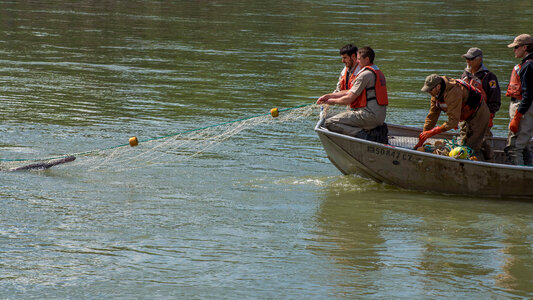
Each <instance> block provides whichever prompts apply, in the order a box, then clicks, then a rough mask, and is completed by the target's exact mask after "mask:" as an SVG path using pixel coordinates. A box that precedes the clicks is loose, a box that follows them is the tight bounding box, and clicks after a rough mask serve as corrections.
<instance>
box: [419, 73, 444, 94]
mask: <svg viewBox="0 0 533 300" xmlns="http://www.w3.org/2000/svg"><path fill="white" fill-rule="evenodd" d="M441 80H442V79H441V77H440V76H439V75H437V74H431V75H429V76H428V77H426V81H424V86H423V87H422V89H421V91H422V92H426V93H429V91H431V90H432V89H433V88H434V87H436V86H437V84H439V83H440V82H441Z"/></svg>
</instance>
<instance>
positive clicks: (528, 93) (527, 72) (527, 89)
mask: <svg viewBox="0 0 533 300" xmlns="http://www.w3.org/2000/svg"><path fill="white" fill-rule="evenodd" d="M521 73H522V76H521V77H522V78H521V83H522V101H520V106H518V112H519V113H521V114H522V115H525V114H526V112H527V111H528V110H529V108H530V107H531V102H532V101H533V90H532V89H533V64H532V63H531V62H529V63H528V64H527V65H526V66H525V67H524V68H522V71H521Z"/></svg>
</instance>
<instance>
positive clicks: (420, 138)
mask: <svg viewBox="0 0 533 300" xmlns="http://www.w3.org/2000/svg"><path fill="white" fill-rule="evenodd" d="M443 131H444V128H443V127H435V128H433V129H431V130H427V131H422V133H420V135H419V136H418V144H416V146H415V149H417V148H418V147H420V146H422V145H424V142H425V141H426V140H427V139H429V138H430V137H432V136H434V135H437V134H439V133H442V132H443Z"/></svg>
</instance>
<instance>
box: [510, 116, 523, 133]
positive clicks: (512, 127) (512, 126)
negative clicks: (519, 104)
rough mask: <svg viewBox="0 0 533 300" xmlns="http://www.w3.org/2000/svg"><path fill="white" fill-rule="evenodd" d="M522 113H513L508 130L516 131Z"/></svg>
mask: <svg viewBox="0 0 533 300" xmlns="http://www.w3.org/2000/svg"><path fill="white" fill-rule="evenodd" d="M522 116H523V115H522V114H521V113H519V112H518V111H517V112H516V114H515V115H514V118H513V119H512V120H511V123H509V130H511V131H512V132H514V133H517V132H518V126H519V125H520V120H522Z"/></svg>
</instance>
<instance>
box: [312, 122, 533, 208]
mask: <svg viewBox="0 0 533 300" xmlns="http://www.w3.org/2000/svg"><path fill="white" fill-rule="evenodd" d="M389 128H390V129H389V135H391V136H392V137H393V138H394V134H395V133H396V134H401V135H402V136H417V134H418V133H419V132H420V130H417V129H413V128H405V127H404V126H395V125H389ZM315 131H316V132H317V134H318V136H319V137H320V140H321V142H322V144H323V146H324V149H325V151H326V153H327V155H328V158H329V159H330V161H331V162H332V163H333V164H334V165H335V166H336V167H337V168H338V169H339V170H340V171H341V172H342V173H343V174H358V175H361V176H363V177H366V178H370V179H373V180H375V181H377V182H384V183H387V184H390V185H395V186H398V187H401V188H406V189H413V190H421V191H431V192H439V193H450V194H469V195H478V196H496V197H529V198H533V186H529V182H533V168H531V167H524V166H512V165H504V164H497V163H487V162H478V161H471V160H461V159H455V158H452V157H447V156H441V155H435V154H431V153H425V152H420V151H415V150H411V149H408V148H404V147H398V146H392V145H385V144H380V143H375V142H371V141H367V140H363V139H358V138H354V137H350V136H346V135H342V134H338V133H335V132H331V131H329V130H327V129H324V128H322V127H320V123H319V124H318V125H317V127H316V128H315ZM391 133H392V134H391ZM496 142H497V143H500V144H501V143H502V140H497V141H496Z"/></svg>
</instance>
